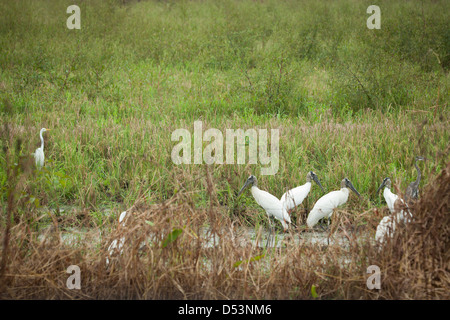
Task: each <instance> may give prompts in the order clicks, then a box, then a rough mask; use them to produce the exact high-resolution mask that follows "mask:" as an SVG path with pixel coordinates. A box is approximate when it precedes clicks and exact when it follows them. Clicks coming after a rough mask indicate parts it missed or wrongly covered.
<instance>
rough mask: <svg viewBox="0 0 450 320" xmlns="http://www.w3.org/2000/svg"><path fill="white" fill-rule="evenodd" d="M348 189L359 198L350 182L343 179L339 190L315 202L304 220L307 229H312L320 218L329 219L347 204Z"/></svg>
mask: <svg viewBox="0 0 450 320" xmlns="http://www.w3.org/2000/svg"><path fill="white" fill-rule="evenodd" d="M349 189H350V190H352V191H353V192H354V193H356V194H357V195H358V196H359V197H360V196H361V195H360V194H359V193H358V191H356V189H355V187H354V186H353V184H352V183H351V182H350V180H349V179H347V178H344V179H343V180H342V181H341V189H340V190H337V191H332V192H330V193H327V194H326V195H324V196H322V197H321V198H320V199H319V200H317V202H316V204H315V205H314V207H313V209H312V210H311V212H310V213H309V215H308V218H307V219H306V224H307V225H308V227H310V228H312V227H313V226H315V225H316V224H317V222H319V220H320V219H322V218H325V217H328V218H329V219H330V218H331V216H332V214H333V210H334V209H335V208H337V207H339V206H341V205H343V204H344V203H346V202H347V200H348V196H349V193H350V191H349Z"/></svg>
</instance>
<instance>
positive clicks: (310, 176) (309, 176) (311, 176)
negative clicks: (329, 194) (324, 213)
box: [306, 171, 324, 192]
mask: <svg viewBox="0 0 450 320" xmlns="http://www.w3.org/2000/svg"><path fill="white" fill-rule="evenodd" d="M311 180H314V182H315V183H317V185H318V186H319V187H320V189H322V192H324V191H323V187H322V184H321V183H320V181H319V178H318V177H317V175H316V174H315V173H314V171H310V172H308V174H307V175H306V181H307V182H311Z"/></svg>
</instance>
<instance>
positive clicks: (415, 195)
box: [405, 156, 425, 203]
mask: <svg viewBox="0 0 450 320" xmlns="http://www.w3.org/2000/svg"><path fill="white" fill-rule="evenodd" d="M423 160H425V158H424V157H421V156H416V161H415V162H414V166H415V167H416V170H417V179H416V181H413V182H411V183H410V184H409V185H408V188H406V192H405V201H406V202H408V203H410V201H411V200H413V201H414V200H417V199H419V183H420V178H421V176H422V173H421V172H420V169H419V166H418V165H417V161H423Z"/></svg>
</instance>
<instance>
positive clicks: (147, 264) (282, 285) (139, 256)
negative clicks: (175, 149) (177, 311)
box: [0, 164, 450, 299]
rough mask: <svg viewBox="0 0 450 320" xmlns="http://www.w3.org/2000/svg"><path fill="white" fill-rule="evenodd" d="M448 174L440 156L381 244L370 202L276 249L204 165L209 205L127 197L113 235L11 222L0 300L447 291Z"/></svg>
mask: <svg viewBox="0 0 450 320" xmlns="http://www.w3.org/2000/svg"><path fill="white" fill-rule="evenodd" d="M449 173H450V164H448V165H447V168H446V169H445V170H443V172H442V173H441V174H440V175H439V177H437V179H436V180H435V181H434V183H432V184H429V185H428V186H427V187H426V189H425V192H424V193H423V194H424V195H423V197H422V198H421V199H420V201H419V202H418V203H417V204H416V205H415V206H414V208H413V210H414V221H413V222H412V223H410V224H408V225H407V226H403V227H399V228H398V229H397V230H398V232H396V233H395V235H394V237H393V238H392V239H391V240H390V241H388V242H387V243H386V244H385V245H384V246H383V247H382V250H379V247H377V245H376V244H375V243H374V241H373V235H374V231H375V228H376V225H377V223H378V222H379V220H380V219H381V217H382V214H381V213H380V212H378V211H377V210H370V211H367V212H364V213H360V214H355V213H351V212H347V211H343V210H338V211H337V212H335V215H334V219H333V222H332V224H331V226H330V229H329V244H328V245H326V244H320V243H312V242H309V241H307V240H306V239H307V237H304V236H305V235H307V234H308V233H309V232H311V231H308V230H306V231H305V230H303V229H300V228H297V229H293V228H291V229H290V231H289V232H290V234H289V235H288V236H287V237H286V239H287V240H285V241H284V244H283V246H282V247H281V248H280V247H278V248H271V249H265V248H261V247H259V246H256V245H255V244H254V242H252V241H250V239H248V238H246V237H245V236H244V235H243V234H242V233H240V231H239V230H240V227H242V226H240V222H239V221H238V220H233V219H232V218H230V215H228V214H227V212H226V209H225V208H224V207H221V206H220V205H219V204H218V203H217V200H216V199H215V198H214V197H213V196H211V195H212V194H213V190H214V182H213V181H212V178H211V175H210V174H209V171H208V169H206V174H205V175H204V178H203V179H204V183H205V184H206V185H207V189H208V192H209V195H210V197H211V201H210V202H209V207H208V208H197V207H196V206H195V204H194V201H192V193H191V192H186V191H184V190H180V191H179V192H178V193H177V194H175V195H174V196H173V197H172V198H170V199H169V200H167V201H165V202H162V203H159V204H154V205H148V204H144V203H136V204H135V205H134V206H133V207H132V208H131V209H130V210H128V215H127V217H126V220H125V225H123V226H122V225H119V224H117V227H116V228H115V230H113V231H112V232H108V230H107V228H104V229H102V230H95V229H93V230H92V231H88V232H86V234H85V235H84V236H83V237H80V238H79V239H75V240H73V241H71V242H70V243H68V242H67V241H63V240H62V236H61V235H62V234H61V231H60V229H59V228H57V227H54V228H51V229H49V230H48V232H47V233H46V234H45V235H40V236H39V234H38V233H37V232H35V231H33V230H31V229H30V227H29V225H28V223H27V221H26V220H25V219H22V220H20V221H19V222H18V223H16V224H15V225H14V226H13V227H11V229H10V239H9V250H8V252H7V255H8V266H7V269H6V272H5V274H4V275H3V278H2V280H1V281H2V282H3V284H4V286H3V289H2V291H1V292H0V297H1V298H2V299H312V298H314V297H316V295H315V294H313V293H312V291H311V289H312V287H313V286H314V287H315V290H316V292H317V298H322V299H335V298H338V299H415V298H425V299H445V298H449V295H448V292H449V290H448V289H449V279H450V278H449V270H448V265H449V264H448V261H449V260H448V258H449V250H448V243H449V221H448V219H449V195H450V192H449V191H450V190H449V186H450V183H449V182H450V174H449ZM122 237H123V238H124V239H125V241H124V246H123V252H122V253H121V254H119V253H118V252H115V254H113V255H110V254H109V251H108V247H109V245H110V243H111V241H113V240H114V239H120V238H122ZM257 237H259V235H258V236H257ZM297 238H300V240H298V241H296V239H297ZM337 240H339V241H337ZM106 258H109V263H106ZM70 265H77V266H79V267H80V270H81V289H80V290H77V289H72V290H70V289H68V288H67V286H66V281H67V279H68V278H69V276H70V274H68V273H66V270H67V268H68V267H69V266H70ZM369 265H377V266H379V267H380V270H381V289H380V290H377V289H373V290H369V289H368V288H367V286H366V280H367V277H368V274H367V267H368V266H369Z"/></svg>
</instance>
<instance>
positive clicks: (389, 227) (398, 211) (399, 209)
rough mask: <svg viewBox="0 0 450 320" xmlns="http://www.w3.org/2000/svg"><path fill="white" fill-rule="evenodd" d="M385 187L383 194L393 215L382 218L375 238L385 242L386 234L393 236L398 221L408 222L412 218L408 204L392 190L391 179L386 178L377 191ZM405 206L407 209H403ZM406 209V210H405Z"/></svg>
mask: <svg viewBox="0 0 450 320" xmlns="http://www.w3.org/2000/svg"><path fill="white" fill-rule="evenodd" d="M383 187H384V191H383V196H384V200H386V203H387V206H388V208H389V211H390V212H391V215H389V216H385V217H384V218H383V219H381V221H380V223H379V224H378V226H377V230H376V232H375V240H376V241H377V242H379V243H383V242H384V237H385V236H386V235H388V236H392V234H393V233H394V231H395V226H396V224H397V223H398V222H404V223H407V222H409V221H410V219H411V213H410V212H409V209H408V205H407V204H406V203H405V202H404V201H403V200H402V198H400V197H399V196H397V195H396V194H394V193H393V192H392V191H391V179H389V178H384V179H383V182H382V183H381V185H380V187H379V188H378V190H377V193H378V192H379V191H380V190H381V188H383ZM404 208H405V210H403V209H404ZM405 211H406V212H405Z"/></svg>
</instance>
